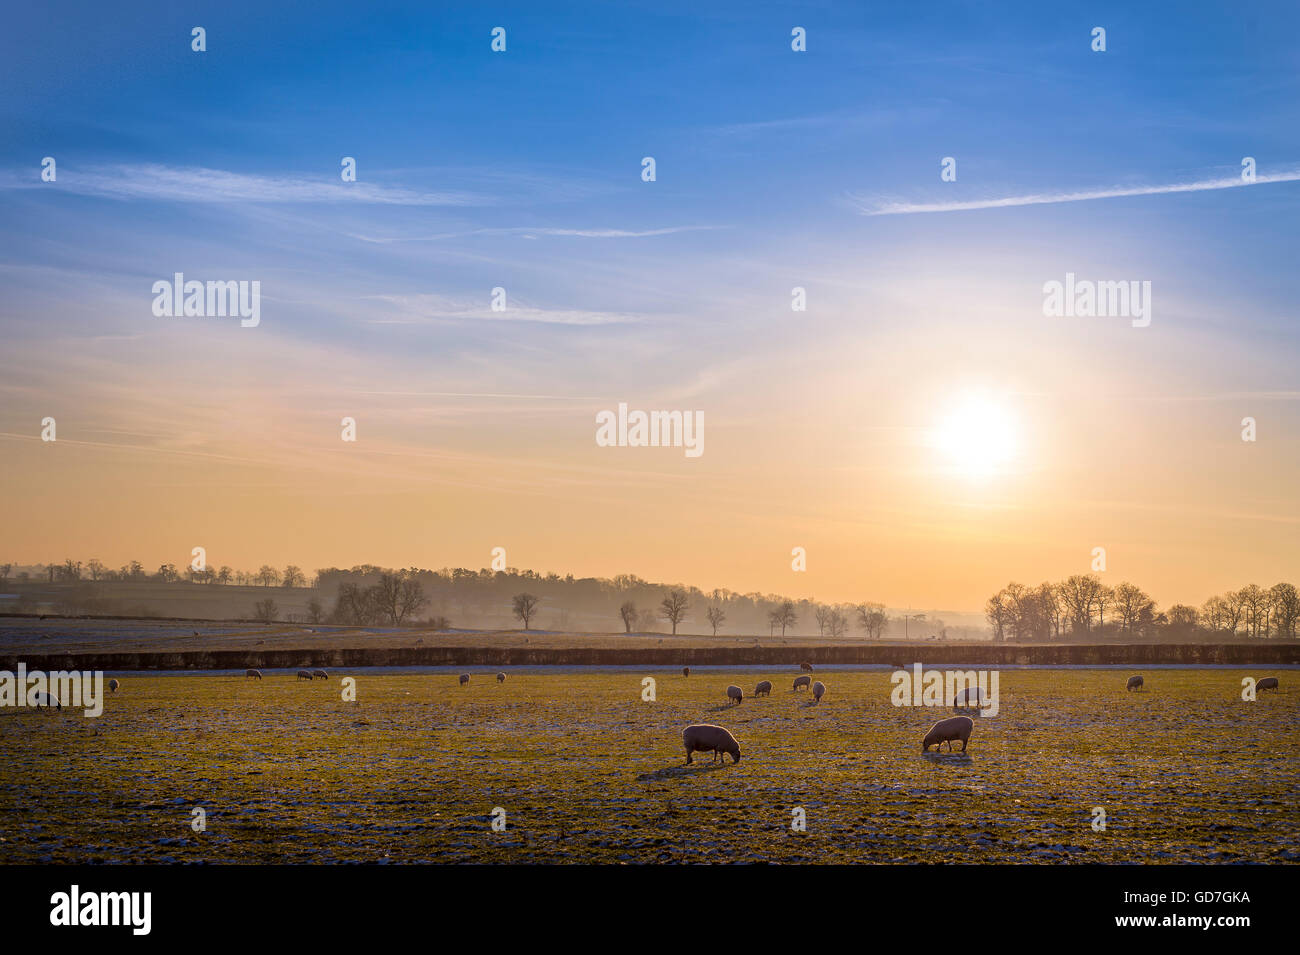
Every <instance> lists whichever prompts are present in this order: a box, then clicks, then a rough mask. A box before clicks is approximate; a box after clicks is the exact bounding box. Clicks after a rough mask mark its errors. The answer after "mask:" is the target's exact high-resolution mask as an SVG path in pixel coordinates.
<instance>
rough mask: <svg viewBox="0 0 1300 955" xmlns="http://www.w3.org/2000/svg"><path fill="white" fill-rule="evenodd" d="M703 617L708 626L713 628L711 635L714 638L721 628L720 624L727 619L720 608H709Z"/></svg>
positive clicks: (724, 612) (725, 613)
mask: <svg viewBox="0 0 1300 955" xmlns="http://www.w3.org/2000/svg"><path fill="white" fill-rule="evenodd" d="M704 617H705V619H706V620H708V621H709V626H711V627H712V628H713V635H714V636H715V637H716V636H717V635H718V628H719V627H720V626H722V622H723V621H724V620H726V619H727V612H726V611H725V610H723V609H722V608H721V607H710V608H709V609H708V610H706V611H705V613H704Z"/></svg>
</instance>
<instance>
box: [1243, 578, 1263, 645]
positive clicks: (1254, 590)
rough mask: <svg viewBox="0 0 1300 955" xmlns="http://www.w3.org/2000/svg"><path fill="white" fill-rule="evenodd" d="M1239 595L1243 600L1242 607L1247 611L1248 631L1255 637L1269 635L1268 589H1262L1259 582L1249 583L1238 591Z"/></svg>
mask: <svg viewBox="0 0 1300 955" xmlns="http://www.w3.org/2000/svg"><path fill="white" fill-rule="evenodd" d="M1237 596H1238V599H1240V600H1241V605H1242V609H1243V610H1244V611H1245V616H1246V620H1245V623H1246V631H1247V632H1248V633H1249V634H1250V635H1251V636H1252V637H1255V638H1259V637H1267V636H1268V631H1269V625H1268V612H1269V598H1268V591H1266V590H1264V589H1262V588H1261V587H1260V586H1259V585H1258V584H1247V585H1246V586H1245V587H1242V588H1241V590H1239V591H1237Z"/></svg>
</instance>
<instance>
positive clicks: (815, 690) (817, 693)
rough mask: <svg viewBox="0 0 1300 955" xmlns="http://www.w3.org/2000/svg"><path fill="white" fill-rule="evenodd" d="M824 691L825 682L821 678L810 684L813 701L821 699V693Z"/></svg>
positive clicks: (817, 701)
mask: <svg viewBox="0 0 1300 955" xmlns="http://www.w3.org/2000/svg"><path fill="white" fill-rule="evenodd" d="M825 692H826V684H825V683H823V682H822V681H821V680H818V681H817V682H816V683H814V684H813V685H812V694H813V702H814V703H820V702H821V699H822V694H823V693H825Z"/></svg>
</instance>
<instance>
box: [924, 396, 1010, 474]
mask: <svg viewBox="0 0 1300 955" xmlns="http://www.w3.org/2000/svg"><path fill="white" fill-rule="evenodd" d="M1017 431H1018V423H1017V421H1016V418H1015V415H1014V414H1013V413H1012V412H1011V411H1010V409H1008V408H1007V406H1006V405H1005V404H1004V403H1003V402H1002V401H1000V400H998V399H997V398H995V397H993V396H991V395H984V394H977V395H967V396H965V397H963V398H961V399H959V400H957V401H955V402H954V403H953V404H952V406H951V407H950V408H949V409H948V411H947V413H946V414H945V415H944V416H943V418H942V419H941V420H940V422H939V424H938V427H936V428H935V430H934V431H933V433H932V436H933V444H934V447H935V449H936V450H937V451H938V452H939V454H940V455H941V456H942V457H943V459H944V461H945V463H946V464H947V466H948V467H949V468H951V470H952V471H953V472H954V473H956V474H960V475H963V476H965V477H970V478H990V477H995V476H997V475H999V474H1003V473H1005V472H1006V471H1007V470H1008V468H1009V467H1010V465H1011V463H1012V461H1013V460H1014V458H1015V455H1016V450H1017V442H1016V435H1017Z"/></svg>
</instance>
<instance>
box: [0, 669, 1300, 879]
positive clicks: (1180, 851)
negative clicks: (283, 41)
mask: <svg viewBox="0 0 1300 955" xmlns="http://www.w3.org/2000/svg"><path fill="white" fill-rule="evenodd" d="M1292 672H1294V671H1287V672H1284V673H1282V674H1281V677H1282V685H1283V689H1282V691H1281V692H1280V693H1277V694H1266V695H1264V696H1263V697H1262V698H1261V699H1260V700H1259V701H1257V702H1254V703H1246V702H1243V701H1241V699H1240V697H1239V692H1240V678H1241V672H1240V671H1236V670H1155V671H1149V672H1148V673H1147V687H1146V691H1145V692H1140V693H1126V692H1125V691H1124V674H1123V673H1122V672H1116V671H1113V670H1112V671H1107V670H1007V671H1003V672H1002V673H1001V710H1000V712H999V714H998V715H997V716H996V717H993V718H985V719H976V726H975V731H974V734H973V736H972V739H971V745H970V752H969V753H968V754H967V755H966V756H962V755H961V754H959V753H955V754H953V755H948V754H947V753H944V754H943V755H941V756H936V755H934V754H931V755H929V756H923V755H922V754H921V751H920V740H921V737H922V735H923V734H924V732H925V730H926V729H927V728H928V727H929V725H930V724H931V723H932V722H933V721H934V720H935V719H936V718H938V717H940V716H942V715H950V713H949V714H943V713H939V712H936V711H934V710H932V709H927V708H916V709H911V708H906V709H904V708H896V707H894V706H892V705H890V702H889V690H890V683H889V677H888V675H887V674H883V673H878V672H862V671H857V672H842V671H835V670H833V669H831V670H826V671H822V670H821V669H819V670H818V672H817V674H816V676H817V677H818V678H819V679H822V680H824V681H825V682H826V683H827V685H828V687H829V695H828V697H827V698H826V699H824V700H823V701H822V703H821V704H820V705H817V706H810V705H807V704H808V698H807V695H806V694H804V693H801V694H798V695H796V694H794V693H792V692H791V691H790V683H791V679H792V678H793V676H794V673H793V672H791V671H786V670H782V671H776V672H774V673H773V674H772V675H771V676H770V678H771V679H772V680H773V682H774V683H775V685H776V689H775V692H774V693H773V695H772V697H771V698H767V699H749V698H747V699H746V700H745V702H744V703H742V704H740V705H739V706H737V707H725V706H723V705H722V700H723V696H724V689H725V687H726V685H727V684H728V683H731V682H737V683H740V684H741V685H742V686H743V687H744V689H745V692H746V694H747V695H748V694H749V693H750V692H751V691H752V689H753V685H754V681H755V680H756V679H759V678H760V677H758V676H756V675H755V674H754V673H752V672H751V673H740V672H734V673H729V672H726V671H720V672H719V671H707V672H703V673H697V674H694V675H692V676H691V677H690V678H683V677H682V676H681V675H680V673H679V672H671V671H664V672H661V673H656V674H653V675H654V676H655V677H656V679H657V695H658V700H657V702H654V703H646V702H642V701H641V689H642V688H641V680H642V679H643V678H644V677H645V676H646V675H647V674H646V673H645V672H643V671H638V672H609V671H601V672H592V671H582V670H573V671H570V672H564V671H559V672H555V671H550V672H546V673H544V674H543V673H540V672H534V671H514V672H511V673H510V675H509V678H508V681H507V682H506V683H505V684H504V685H503V686H498V685H497V684H496V683H495V681H494V680H493V678H492V674H491V673H490V672H484V671H481V670H475V671H473V673H474V675H473V680H472V682H471V684H470V686H469V687H466V688H462V687H459V686H458V685H457V682H456V678H455V673H454V672H443V673H422V674H403V675H390V674H385V675H372V674H368V672H367V671H364V670H360V671H355V672H354V673H353V674H352V675H353V676H355V678H356V680H357V691H358V702H356V703H344V702H342V701H341V699H340V678H341V677H342V676H344V675H346V674H345V673H342V672H334V673H332V674H331V678H330V680H329V681H328V682H325V681H319V680H318V681H315V682H314V683H305V682H303V683H299V682H296V681H295V680H294V679H293V678H292V676H288V675H280V674H276V675H268V676H267V678H266V679H265V680H264V681H262V682H260V683H259V682H257V681H250V680H245V679H244V678H243V677H226V676H199V675H183V676H179V675H178V676H160V675H148V676H145V675H136V674H128V675H127V676H125V677H124V678H123V686H122V688H121V690H120V691H119V692H118V693H117V694H115V695H113V696H110V697H109V698H108V700H107V705H106V708H105V712H104V714H103V715H102V716H101V717H99V718H98V719H87V718H85V717H83V716H81V715H80V714H79V713H78V714H76V715H73V714H71V713H69V712H68V711H66V710H65V711H63V712H62V713H49V712H39V711H31V710H25V709H17V710H15V709H0V748H2V749H3V752H4V754H5V760H4V763H3V768H0V860H2V861H4V862H10V863H16V862H50V861H56V862H118V861H124V862H171V861H174V862H197V861H205V862H335V861H366V862H375V861H392V862H422V861H424V862H490V863H502V862H586V861H592V862H634V863H655V862H670V861H672V862H733V861H741V862H766V861H771V862H786V863H793V862H943V861H948V862H959V861H961V862H968V861H969V862H973V861H1010V862H1108V863H1113V862H1204V863H1210V862H1295V861H1300V795H1298V794H1300V770H1298V769H1297V752H1296V740H1295V726H1296V701H1297V699H1298V697H1297V692H1298V691H1297V690H1296V688H1295V686H1294V685H1293V684H1292V682H1291V679H1290V675H1291V673H1292ZM1261 675H1262V674H1261ZM692 722H715V723H719V724H721V725H723V726H726V727H728V728H729V729H731V730H732V731H733V732H734V733H735V735H736V736H737V738H738V739H739V740H740V743H741V747H742V752H743V759H742V761H741V762H740V764H739V765H734V766H733V765H731V764H730V763H729V762H728V763H727V764H726V765H722V766H717V767H715V766H713V765H712V764H711V763H710V762H709V760H710V757H708V756H702V755H701V754H697V755H696V764H695V765H693V766H690V767H684V766H683V765H682V763H683V761H684V755H683V751H682V748H681V742H680V739H681V729H682V727H683V726H685V725H687V724H688V723H692ZM195 806H202V807H204V808H205V810H206V812H207V830H206V831H205V832H203V833H195V832H193V831H191V828H190V820H191V810H192V809H193V808H194V807H195ZM498 806H499V807H501V808H503V809H505V810H506V813H507V822H508V827H507V829H506V831H505V832H493V831H492V830H491V828H490V825H489V815H490V813H491V812H492V810H493V808H494V807H498ZM795 806H799V807H802V808H803V809H804V810H806V812H807V820H808V822H807V832H806V833H805V834H796V833H793V832H791V830H790V827H789V824H790V820H791V809H792V807H795ZM1094 806H1101V807H1103V808H1104V809H1105V811H1106V813H1107V815H1108V817H1109V818H1108V828H1107V830H1106V831H1105V832H1094V831H1093V830H1092V828H1091V826H1090V823H1091V821H1092V816H1091V809H1092V807H1094Z"/></svg>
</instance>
